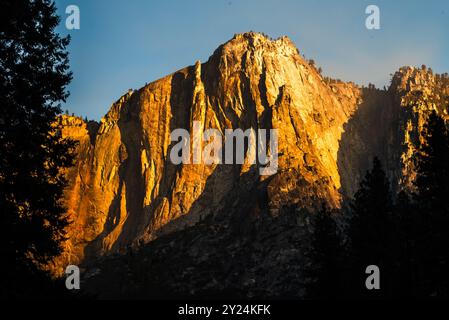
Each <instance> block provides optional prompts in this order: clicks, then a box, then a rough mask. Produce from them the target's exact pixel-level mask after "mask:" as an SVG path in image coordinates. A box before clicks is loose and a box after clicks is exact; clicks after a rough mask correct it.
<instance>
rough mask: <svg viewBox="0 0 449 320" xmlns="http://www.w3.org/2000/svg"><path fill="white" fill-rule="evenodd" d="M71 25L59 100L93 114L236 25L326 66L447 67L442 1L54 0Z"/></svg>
mask: <svg viewBox="0 0 449 320" xmlns="http://www.w3.org/2000/svg"><path fill="white" fill-rule="evenodd" d="M70 4H75V5H78V7H79V8H80V14H81V28H80V29H79V30H67V29H66V28H65V19H66V17H67V15H66V14H65V9H66V7H67V6H68V5H70ZM370 4H374V5H377V6H378V7H379V9H380V30H368V29H366V27H365V19H366V17H367V14H365V8H366V7H367V6H368V5H370ZM56 5H57V7H58V13H59V15H60V16H61V25H60V27H59V28H58V31H59V32H60V33H61V34H63V35H66V34H70V35H71V37H72V42H71V44H70V47H69V52H70V65H71V70H72V71H73V77H74V78H73V81H72V83H71V84H70V86H69V91H70V92H71V95H70V97H69V99H68V101H67V103H66V104H65V105H63V109H68V110H69V111H70V112H73V113H75V114H76V115H80V116H83V117H84V116H87V117H88V118H89V119H95V120H99V119H100V118H101V117H102V116H103V115H104V114H105V113H106V112H107V111H108V110H109V108H110V106H111V104H112V103H113V102H114V101H116V100H117V99H118V98H119V97H120V96H121V95H122V94H123V93H125V92H126V91H127V90H128V89H130V88H133V89H138V88H140V87H142V86H143V85H144V84H145V83H149V82H152V81H154V80H156V79H158V78H161V77H163V76H165V75H167V74H170V73H172V72H174V71H176V70H178V69H181V68H183V67H185V66H188V65H192V64H194V63H195V61H196V60H200V61H202V62H204V61H206V60H207V59H208V57H209V56H210V55H211V54H212V53H213V51H214V50H215V49H216V48H217V47H218V46H219V45H220V44H222V43H224V42H226V41H227V40H229V39H231V38H232V37H233V35H234V34H235V33H242V32H246V31H250V30H252V31H257V32H264V33H266V34H268V35H269V36H271V37H273V38H277V37H279V36H282V35H287V36H288V37H290V39H292V40H293V42H294V43H295V44H296V46H297V47H298V49H299V50H300V53H301V54H302V55H305V57H306V58H308V59H310V58H311V59H314V60H315V62H316V64H317V65H318V66H321V67H322V69H323V73H324V74H325V75H328V76H331V77H333V78H340V79H342V80H345V81H354V82H356V83H358V84H368V83H369V82H371V83H374V84H376V85H377V86H379V87H382V86H384V85H388V83H389V79H390V74H391V73H394V72H395V71H396V70H397V69H398V68H399V67H400V66H403V65H415V66H420V65H422V64H426V65H427V66H429V67H431V68H432V69H433V70H434V71H435V72H438V73H444V72H449V1H446V0H427V1H417V0H409V1H406V0H395V1H386V0H385V1H379V0H370V1H365V0H342V1H331V0H327V1H324V0H319V1H311V0H309V1H293V0H292V1H282V0H277V1H272V0H270V1H269V0H241V1H237V0H187V1H186V0H184V1H182V0H178V1H169V0H167V1H149V0H128V1H119V0H90V1H87V0H84V1H83V0H68V1H66V0H56Z"/></svg>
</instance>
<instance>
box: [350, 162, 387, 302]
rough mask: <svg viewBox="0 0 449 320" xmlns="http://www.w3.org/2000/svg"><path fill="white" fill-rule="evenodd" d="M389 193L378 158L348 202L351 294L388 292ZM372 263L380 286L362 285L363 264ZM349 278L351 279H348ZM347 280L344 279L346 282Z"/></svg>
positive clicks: (363, 283)
mask: <svg viewBox="0 0 449 320" xmlns="http://www.w3.org/2000/svg"><path fill="white" fill-rule="evenodd" d="M391 210H392V196H391V192H390V183H389V181H388V178H387V177H386V175H385V172H384V170H383V168H382V165H381V163H380V161H379V159H378V158H374V161H373V168H372V170H371V171H368V172H367V173H366V175H365V178H364V179H363V180H362V182H361V183H360V188H359V190H358V191H357V192H356V194H355V196H354V199H353V201H352V203H351V212H352V218H351V221H350V226H349V238H350V245H351V247H350V250H349V261H350V265H351V266H350V272H349V275H348V276H350V277H351V279H348V280H349V281H350V282H351V284H352V294H353V295H354V297H355V298H370V297H373V298H382V297H386V296H389V294H390V290H391V288H390V287H391V285H390V283H389V281H390V279H389V276H388V275H389V272H390V268H391V263H390V256H389V244H390V242H389V241H390V239H389V238H390V234H391V232H390V231H391V224H390V217H391ZM369 265H376V266H378V267H379V268H380V271H381V274H382V276H381V277H380V279H381V290H367V289H366V287H365V280H366V277H367V275H366V274H365V270H366V267H367V266H369ZM351 280H352V281H351ZM349 281H348V282H349Z"/></svg>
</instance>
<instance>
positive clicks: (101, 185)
mask: <svg viewBox="0 0 449 320" xmlns="http://www.w3.org/2000/svg"><path fill="white" fill-rule="evenodd" d="M444 79H445V78H443V77H439V78H438V79H437V77H436V76H434V75H433V74H431V73H430V72H429V71H428V70H422V69H415V68H403V69H401V70H400V71H399V72H397V73H396V74H395V75H394V77H393V80H392V84H391V87H390V88H389V89H388V90H377V89H375V88H372V87H370V88H360V87H358V86H356V85H355V84H353V83H344V82H340V81H333V80H329V79H327V78H323V77H322V76H321V74H320V73H319V72H318V71H317V70H316V68H315V67H314V66H313V65H311V64H309V63H308V62H307V61H306V60H305V59H304V58H303V57H302V56H301V55H300V53H299V51H298V50H297V48H296V47H295V46H294V44H293V43H292V42H291V41H290V40H289V39H288V38H287V37H282V38H279V39H277V40H270V39H268V38H266V37H265V36H263V35H261V34H257V33H245V34H239V35H236V36H235V37H234V38H233V39H231V40H230V41H228V42H227V43H225V44H224V45H222V46H220V47H219V48H218V49H217V50H216V51H215V52H214V53H213V55H212V56H211V57H210V58H209V60H208V61H207V62H205V63H200V62H197V63H196V64H195V65H194V66H192V67H187V68H184V69H182V70H179V71H177V72H175V73H173V74H171V75H169V76H167V77H165V78H162V79H160V80H157V81H155V82H153V83H150V84H148V85H146V86H145V87H143V88H141V89H139V90H136V91H129V92H128V93H126V94H125V95H124V96H122V97H121V98H120V99H119V100H118V101H117V102H116V103H114V104H113V105H112V107H111V109H110V111H109V112H108V114H107V115H106V116H105V117H104V118H103V119H102V120H101V122H100V124H96V123H93V122H90V123H84V122H83V121H82V120H80V119H77V118H73V117H66V118H65V120H64V121H66V125H65V127H64V129H63V134H64V135H65V136H68V137H72V138H73V139H75V140H78V141H79V145H78V148H77V152H78V156H77V163H76V165H75V166H74V167H73V168H72V169H70V170H69V172H68V178H69V180H70V185H69V187H68V189H67V191H66V199H67V207H68V215H69V217H70V219H71V220H72V221H73V223H72V224H71V226H70V227H69V229H68V233H69V234H68V235H69V237H70V240H69V241H68V242H67V243H66V248H65V252H64V254H63V255H62V256H61V257H60V258H59V259H57V260H56V261H55V267H54V270H55V271H56V272H58V271H59V272H60V271H61V270H62V268H63V267H64V266H65V265H66V264H67V263H69V262H70V263H75V264H78V263H80V262H81V261H84V262H86V261H87V262H89V261H92V260H94V259H95V258H96V257H98V256H101V255H104V254H108V253H114V252H123V251H124V250H125V249H126V248H127V247H129V246H133V245H135V244H136V243H147V242H149V241H151V240H153V239H155V238H156V237H159V236H160V235H163V234H169V233H171V232H174V231H177V230H181V229H183V228H185V227H187V226H192V225H195V224H197V223H198V222H200V221H202V220H203V219H205V218H206V217H208V216H210V215H216V214H218V213H220V212H224V211H226V212H228V213H229V214H232V213H235V212H243V211H242V208H245V211H244V212H246V213H247V214H248V215H251V216H257V215H258V214H260V212H261V211H266V212H268V213H269V214H270V215H271V216H277V215H279V213H280V212H281V209H282V208H283V207H284V206H285V205H292V204H297V205H299V206H301V207H305V208H307V209H310V210H313V209H314V208H316V207H318V206H320V205H321V203H322V202H326V203H327V204H328V205H330V206H331V207H339V206H340V205H341V203H342V199H344V198H345V197H350V196H352V194H353V192H354V191H355V190H356V188H357V185H358V182H359V181H360V178H361V176H362V175H363V174H364V171H365V170H366V169H367V168H368V167H369V165H370V162H371V160H372V156H374V155H377V156H379V157H380V158H381V159H382V160H383V162H384V163H385V165H386V168H387V171H388V174H389V176H390V178H391V179H392V181H393V185H394V188H395V189H397V188H398V186H400V185H407V183H408V182H407V181H409V180H410V178H409V177H411V176H412V175H413V174H412V172H413V169H412V168H411V166H410V165H409V164H408V163H409V162H410V161H409V159H410V158H412V156H413V150H414V149H413V145H414V144H415V143H416V141H412V140H413V139H412V138H411V137H412V136H413V135H416V133H417V132H418V131H419V128H420V126H421V124H422V120H420V119H422V118H424V117H425V114H426V111H425V110H424V109H425V108H424V105H425V106H426V108H427V109H430V108H434V107H435V106H437V105H438V106H441V105H443V104H442V103H443V102H444V99H447V93H448V92H447V90H448V85H447V81H446V80H444ZM444 81H446V82H444ZM437 87H438V88H439V89H438V90H440V91H438V92H440V94H439V98H436V96H435V95H434V92H436V91H435V90H434V89H435V88H437ZM418 96H419V97H418ZM418 98H419V99H418ZM434 99H437V100H435V103H434ZM438 99H439V100H438ZM437 102H438V103H437ZM427 109H426V110H427ZM439 112H441V113H444V112H447V111H446V109H444V110H443V109H440V110H439ZM194 121H198V123H199V124H200V127H201V129H204V130H205V129H211V128H213V129H217V130H219V131H220V132H221V133H224V132H225V129H237V128H240V129H242V130H246V129H248V128H254V129H277V130H278V145H279V148H278V155H279V161H278V171H277V173H276V174H274V175H271V176H261V175H260V174H259V170H258V169H259V166H260V164H259V163H257V162H256V163H255V164H249V163H248V161H245V163H244V164H242V165H239V164H233V165H231V164H213V165H205V164H201V163H200V164H179V165H175V164H173V163H172V162H171V161H170V158H169V154H170V150H171V148H172V147H173V145H174V144H175V142H172V141H171V139H170V133H171V132H172V131H173V130H175V129H179V128H182V129H186V130H188V131H189V132H190V133H191V134H192V132H193V129H194V128H193V125H194ZM248 157H249V155H248V154H246V158H248ZM247 160H248V159H247ZM243 195H244V196H243Z"/></svg>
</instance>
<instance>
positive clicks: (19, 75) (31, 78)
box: [0, 0, 73, 297]
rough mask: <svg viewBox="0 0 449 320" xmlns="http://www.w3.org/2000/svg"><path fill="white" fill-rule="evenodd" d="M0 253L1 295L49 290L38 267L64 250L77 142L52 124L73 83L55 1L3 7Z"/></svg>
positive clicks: (26, 0)
mask: <svg viewBox="0 0 449 320" xmlns="http://www.w3.org/2000/svg"><path fill="white" fill-rule="evenodd" d="M0 12H1V19H0V23H1V28H0V105H1V112H0V148H1V149H0V150H1V152H0V224H1V232H0V255H1V264H0V265H1V267H0V268H1V276H0V278H1V285H0V292H1V295H2V296H3V297H29V296H34V295H39V296H40V297H43V294H42V293H41V292H38V291H35V289H36V287H39V288H37V289H39V290H41V291H42V290H45V285H44V284H43V283H44V282H45V278H46V277H45V275H44V274H43V273H42V272H40V271H39V268H38V266H39V265H41V264H45V263H47V262H48V261H49V260H50V259H51V258H52V257H54V256H55V255H57V254H59V253H60V250H61V242H62V241H63V240H64V239H65V233H64V228H65V226H66V225H67V221H66V219H65V218H64V212H65V209H64V207H63V205H62V202H61V199H62V195H63V188H64V186H65V180H64V177H63V175H62V173H61V168H64V167H67V166H69V165H71V163H72V161H73V157H72V155H71V150H72V147H73V144H72V143H71V142H70V141H65V140H63V139H62V138H61V137H60V135H59V134H57V132H56V130H55V128H54V127H52V124H53V123H54V122H55V119H56V117H57V116H58V115H59V114H60V113H61V109H60V106H59V103H60V102H62V101H65V99H66V98H67V96H68V93H67V92H66V86H67V84H68V83H69V82H70V80H71V73H70V72H69V65H68V54H67V51H66V47H67V45H68V43H69V38H68V37H66V38H61V37H60V36H59V35H58V34H57V33H56V32H55V28H56V26H57V25H58V23H59V18H58V17H57V15H56V8H55V5H54V3H52V2H51V1H48V0H36V1H30V0H2V1H1V4H0Z"/></svg>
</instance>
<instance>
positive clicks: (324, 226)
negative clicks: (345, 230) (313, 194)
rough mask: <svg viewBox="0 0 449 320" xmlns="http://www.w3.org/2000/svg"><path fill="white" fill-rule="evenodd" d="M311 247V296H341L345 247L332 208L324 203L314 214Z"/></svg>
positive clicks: (329, 297)
mask: <svg viewBox="0 0 449 320" xmlns="http://www.w3.org/2000/svg"><path fill="white" fill-rule="evenodd" d="M313 227H314V231H313V233H312V241H311V250H310V252H309V254H308V258H309V259H310V270H309V271H308V272H307V275H308V276H309V277H310V278H311V282H310V283H309V284H308V286H307V290H306V291H307V298H309V299H337V298H339V297H340V296H341V283H340V280H341V271H342V270H341V258H342V255H343V249H342V246H341V239H340V237H339V234H338V228H337V224H336V222H335V220H334V218H333V216H332V212H331V210H329V209H328V207H327V206H326V205H325V204H323V205H322V208H321V210H320V211H319V212H318V213H316V214H315V215H314V216H313Z"/></svg>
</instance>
